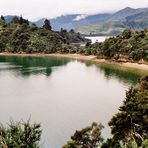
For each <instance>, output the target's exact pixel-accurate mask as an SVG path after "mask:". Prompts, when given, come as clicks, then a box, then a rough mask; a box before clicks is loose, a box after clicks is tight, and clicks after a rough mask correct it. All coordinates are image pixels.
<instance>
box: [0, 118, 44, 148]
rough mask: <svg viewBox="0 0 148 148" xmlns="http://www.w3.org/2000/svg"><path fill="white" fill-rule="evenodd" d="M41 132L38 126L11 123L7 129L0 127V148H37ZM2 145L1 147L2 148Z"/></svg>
mask: <svg viewBox="0 0 148 148" xmlns="http://www.w3.org/2000/svg"><path fill="white" fill-rule="evenodd" d="M41 133H42V130H41V129H40V124H36V123H34V124H30V120H28V121H27V122H23V121H22V122H14V121H11V122H10V124H9V125H8V127H4V126H3V125H2V124H1V125H0V144H1V145H0V147H1V148H18V147H19V148H39V141H40V138H41ZM2 145H3V147H2Z"/></svg>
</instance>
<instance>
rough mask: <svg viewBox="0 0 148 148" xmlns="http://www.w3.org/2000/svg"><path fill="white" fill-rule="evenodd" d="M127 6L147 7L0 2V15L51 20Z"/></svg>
mask: <svg viewBox="0 0 148 148" xmlns="http://www.w3.org/2000/svg"><path fill="white" fill-rule="evenodd" d="M127 6H129V7H133V8H138V7H148V0H0V14H2V15H8V14H10V15H12V14H15V15H20V14H22V15H23V16H24V17H26V18H29V19H37V18H42V17H48V18H53V17H56V16H60V15H65V14H95V13H100V12H115V11H117V10H119V9H122V8H124V7H127Z"/></svg>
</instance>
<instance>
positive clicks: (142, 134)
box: [109, 76, 148, 146]
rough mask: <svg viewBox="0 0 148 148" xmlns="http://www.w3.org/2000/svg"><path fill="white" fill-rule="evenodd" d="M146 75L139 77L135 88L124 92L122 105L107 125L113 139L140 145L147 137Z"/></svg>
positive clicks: (147, 91) (147, 98)
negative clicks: (124, 97)
mask: <svg viewBox="0 0 148 148" xmlns="http://www.w3.org/2000/svg"><path fill="white" fill-rule="evenodd" d="M147 105H148V76H147V77H144V78H141V79H140V80H139V84H138V85H137V86H136V87H135V88H130V89H129V91H128V92H127V93H126V99H125V101H124V103H123V105H122V106H121V107H120V109H119V111H120V112H119V113H117V114H116V115H115V116H113V118H112V119H111V121H110V122H109V126H110V127H111V132H112V134H113V138H114V139H115V140H123V141H124V142H125V143H131V142H132V141H135V142H136V143H137V145H138V146H139V145H141V144H142V142H143V140H144V139H145V138H148V135H147V133H148V127H147V125H148V106H147Z"/></svg>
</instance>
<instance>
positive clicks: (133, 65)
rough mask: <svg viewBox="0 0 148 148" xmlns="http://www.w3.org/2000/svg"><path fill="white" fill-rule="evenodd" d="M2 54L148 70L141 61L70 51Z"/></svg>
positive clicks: (5, 54) (147, 66)
mask: <svg viewBox="0 0 148 148" xmlns="http://www.w3.org/2000/svg"><path fill="white" fill-rule="evenodd" d="M0 55H1V56H2V55H3V56H39V57H40V56H46V57H50V56H54V57H63V58H70V59H76V60H83V61H91V62H96V63H105V64H112V65H115V66H121V67H125V68H133V69H137V70H144V71H147V72H148V65H147V64H141V63H130V62H124V63H123V62H122V63H119V62H114V61H111V60H106V59H98V58H97V56H94V55H88V56H85V55H81V54H69V53H64V54H63V53H52V54H44V53H33V54H27V53H22V54H19V53H0Z"/></svg>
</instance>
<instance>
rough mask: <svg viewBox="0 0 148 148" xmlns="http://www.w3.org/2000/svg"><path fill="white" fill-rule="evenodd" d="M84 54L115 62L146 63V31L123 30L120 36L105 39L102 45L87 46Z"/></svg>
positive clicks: (147, 36) (147, 44)
mask: <svg viewBox="0 0 148 148" xmlns="http://www.w3.org/2000/svg"><path fill="white" fill-rule="evenodd" d="M85 53H86V54H95V55H98V56H100V57H103V58H109V59H112V60H116V61H147V62H148V29H145V30H142V31H136V30H130V29H126V30H124V31H123V32H122V33H121V34H120V35H118V36H116V37H111V38H108V39H106V40H105V41H104V42H103V43H98V42H96V43H95V44H92V45H88V46H87V47H86V49H85Z"/></svg>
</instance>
